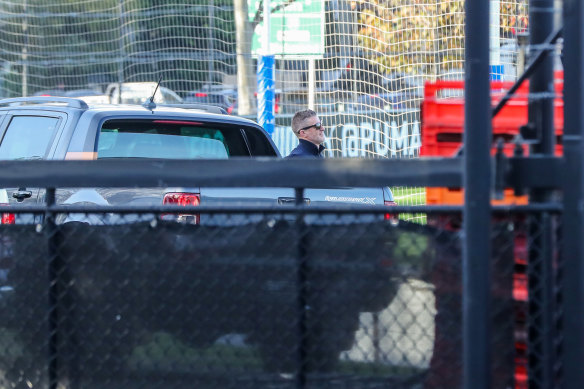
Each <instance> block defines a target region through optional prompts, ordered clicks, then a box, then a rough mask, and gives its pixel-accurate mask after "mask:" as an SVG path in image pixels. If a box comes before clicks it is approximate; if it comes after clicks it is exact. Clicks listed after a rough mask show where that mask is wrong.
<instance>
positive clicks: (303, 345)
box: [294, 188, 310, 389]
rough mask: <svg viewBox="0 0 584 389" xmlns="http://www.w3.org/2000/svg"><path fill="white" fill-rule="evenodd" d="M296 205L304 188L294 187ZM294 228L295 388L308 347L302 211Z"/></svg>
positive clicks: (302, 382)
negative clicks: (295, 261) (296, 311)
mask: <svg viewBox="0 0 584 389" xmlns="http://www.w3.org/2000/svg"><path fill="white" fill-rule="evenodd" d="M294 193H295V199H296V201H295V204H296V206H298V207H299V206H302V205H304V188H295V189H294ZM296 228H297V231H298V242H297V243H298V258H297V274H296V276H297V279H296V280H297V287H298V296H297V308H298V336H297V340H298V343H297V346H298V349H297V354H296V355H297V362H298V364H297V366H298V367H297V371H296V389H304V388H305V387H306V373H307V371H306V358H307V352H308V347H310V345H309V344H308V336H307V335H308V326H307V321H308V310H309V309H310V307H309V306H308V293H309V291H308V282H309V281H310V280H309V279H308V259H307V255H308V253H307V251H306V226H305V224H304V213H300V212H298V211H297V213H296Z"/></svg>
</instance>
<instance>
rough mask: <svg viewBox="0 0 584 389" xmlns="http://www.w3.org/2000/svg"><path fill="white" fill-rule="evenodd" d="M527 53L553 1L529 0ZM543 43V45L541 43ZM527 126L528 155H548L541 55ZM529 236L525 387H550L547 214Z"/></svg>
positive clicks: (540, 195)
mask: <svg viewBox="0 0 584 389" xmlns="http://www.w3.org/2000/svg"><path fill="white" fill-rule="evenodd" d="M529 11H530V15H529V17H530V19H529V20H530V22H531V25H532V26H533V27H532V28H530V45H531V49H530V52H532V53H534V52H537V51H538V50H537V48H538V47H541V50H547V51H550V50H552V49H553V47H554V46H553V45H549V39H548V37H549V36H552V35H553V32H554V12H553V11H554V0H530V4H529ZM546 45H547V47H545V46H546ZM528 117H529V124H530V125H531V127H532V128H533V129H534V130H535V138H536V142H535V143H534V144H533V145H532V146H531V154H532V155H541V156H553V155H554V150H555V144H556V142H555V129H554V58H553V56H552V55H549V54H548V55H546V56H543V58H542V59H541V62H540V64H539V66H537V68H535V70H534V71H533V74H532V75H531V77H530V81H529V105H528ZM552 195H553V193H552V191H551V190H548V189H535V190H532V191H531V193H530V199H529V200H530V202H534V203H540V202H544V203H545V202H547V201H550V200H551V199H552ZM529 230H530V235H531V237H532V239H531V244H530V247H529V257H528V263H527V275H528V281H529V288H528V289H529V303H528V304H529V305H528V306H529V308H528V312H529V316H528V329H529V330H528V333H529V338H528V342H529V343H528V356H529V365H528V379H529V387H530V388H552V387H553V386H554V361H555V356H554V340H555V336H556V331H555V328H554V313H555V309H554V307H555V304H554V278H555V277H554V273H555V272H554V268H553V263H552V261H553V248H554V247H553V234H554V231H553V226H552V218H551V217H550V216H549V215H546V214H537V215H534V216H533V217H531V218H530V221H529Z"/></svg>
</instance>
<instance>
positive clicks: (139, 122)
mask: <svg viewBox="0 0 584 389" xmlns="http://www.w3.org/2000/svg"><path fill="white" fill-rule="evenodd" d="M185 107H187V105H185ZM217 112H219V110H217ZM0 139H2V141H1V142H0V160H31V159H46V160H66V159H90V160H91V159H111V158H161V159H196V158H200V159H227V158H233V157H238V158H241V157H280V154H279V151H278V149H277V148H276V146H275V145H274V143H273V142H272V140H271V138H270V137H269V136H268V135H267V133H266V132H265V131H264V130H263V129H262V128H261V127H260V126H258V125H257V124H256V123H255V122H252V121H250V120H247V119H244V118H239V117H235V116H228V115H223V114H217V113H207V112H203V111H201V110H200V109H183V108H176V107H164V106H160V107H156V108H155V109H153V110H150V109H146V108H144V107H142V106H140V105H95V106H88V105H87V104H86V103H85V102H84V101H82V100H78V99H69V98H59V97H34V98H17V99H5V100H2V101H0ZM6 190H7V194H8V199H9V202H10V203H19V204H29V203H36V202H39V201H43V199H44V198H43V192H42V191H39V189H38V188H6ZM56 196H57V203H58V204H95V205H123V206H126V205H128V206H131V205H141V206H144V205H147V204H175V205H176V204H178V205H180V204H190V205H193V204H195V205H197V204H209V205H211V204H216V203H226V202H227V203H231V204H233V203H234V202H236V203H238V204H239V203H247V204H250V203H255V204H258V203H261V204H268V203H269V204H280V205H286V204H290V203H293V202H294V189H293V188H261V189H255V188H241V189H226V188H221V189H216V188H200V187H190V188H153V189H142V188H139V189H135V188H134V189H132V188H127V189H119V190H118V189H116V190H111V189H83V190H77V189H75V190H67V189H63V188H60V189H59V190H57V193H56ZM304 200H305V202H306V203H309V204H323V203H350V204H369V205H380V204H381V205H383V204H386V205H391V204H394V202H393V201H394V199H393V195H392V193H391V190H390V189H389V188H388V187H385V188H323V189H314V188H313V189H310V188H309V189H306V191H305V199H304ZM201 217H202V219H198V218H197V219H196V220H192V221H193V222H196V223H201V224H205V219H204V217H205V216H204V215H203V216H201Z"/></svg>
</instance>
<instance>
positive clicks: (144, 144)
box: [97, 120, 231, 159]
mask: <svg viewBox="0 0 584 389" xmlns="http://www.w3.org/2000/svg"><path fill="white" fill-rule="evenodd" d="M227 138H228V136H227V137H226V134H225V130H222V129H218V128H210V127H208V126H205V125H203V124H202V123H198V122H192V123H189V122H185V121H173V120H148V121H136V120H131V121H129V120H111V121H108V122H105V123H104V124H103V126H102V128H101V130H100V133H99V138H98V143H97V158H98V159H103V158H162V159H198V158H205V159H226V158H229V157H230V156H231V152H230V147H229V143H228V142H227Z"/></svg>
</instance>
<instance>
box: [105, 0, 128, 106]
mask: <svg viewBox="0 0 584 389" xmlns="http://www.w3.org/2000/svg"><path fill="white" fill-rule="evenodd" d="M118 7H119V10H120V39H119V49H120V58H119V59H118V100H117V101H111V97H112V96H108V97H109V98H110V101H111V103H113V104H121V103H122V86H123V83H124V61H125V59H126V49H125V48H124V23H125V22H126V20H125V11H124V0H120V3H119V4H118Z"/></svg>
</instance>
